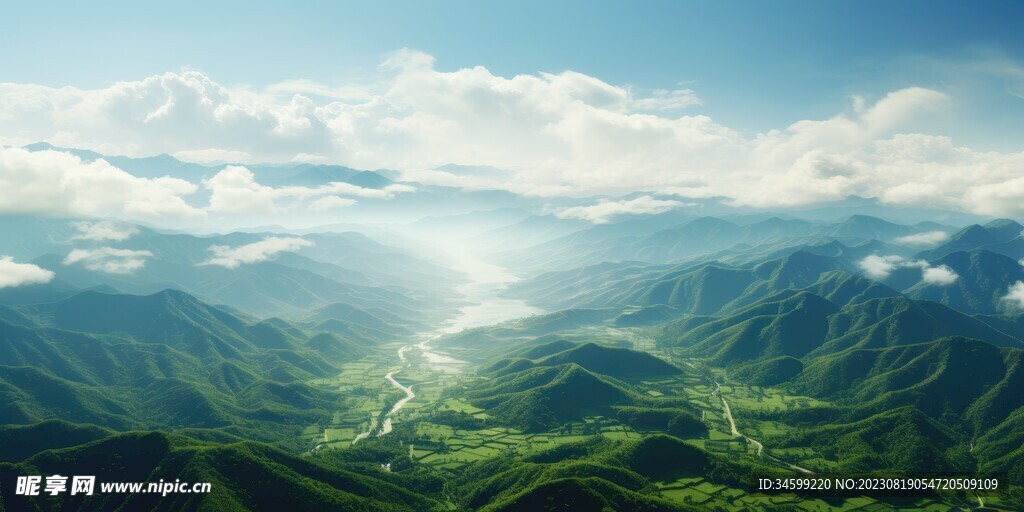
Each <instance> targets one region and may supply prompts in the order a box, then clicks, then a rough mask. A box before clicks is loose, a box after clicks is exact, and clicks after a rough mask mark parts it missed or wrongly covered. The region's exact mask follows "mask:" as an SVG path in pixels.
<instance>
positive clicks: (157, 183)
mask: <svg viewBox="0 0 1024 512" xmlns="http://www.w3.org/2000/svg"><path fill="white" fill-rule="evenodd" d="M954 101H955V98H953V97H951V96H949V95H947V94H946V93H944V92H942V91H938V90H934V89H928V88H923V87H908V88H904V89H900V90H895V91H891V92H890V93H888V94H886V95H884V96H883V97H881V98H864V97H858V98H854V100H853V103H852V108H850V109H846V111H845V112H844V113H841V114H838V115H835V116H832V117H830V118H827V119H812V120H800V121H797V122H795V123H792V124H791V125H789V126H785V127H779V128H778V129H774V130H769V131H766V132H763V133H759V134H754V135H745V134H744V133H742V132H741V131H739V130H736V129H733V128H731V127H728V126H724V125H722V124H720V123H718V122H716V121H715V120H713V119H711V118H710V117H708V116H705V115H700V114H699V113H690V114H688V115H680V114H679V111H681V110H682V109H696V108H699V107H700V99H699V97H698V96H697V93H696V92H694V91H693V90H691V89H685V88H682V89H676V90H669V89H664V90H657V91H653V92H651V93H649V94H647V93H642V92H641V91H636V90H633V89H631V88H630V87H628V86H623V85H615V84H610V83H607V82H604V81H603V80H601V79H599V78H597V77H593V76H589V75H585V74H582V73H577V72H573V71H564V72H560V73H536V74H521V75H515V76H510V77H507V76H500V75H495V74H494V73H492V72H491V71H490V70H488V69H487V68H485V67H482V66H476V67H471V68H462V69H455V70H451V71H446V70H442V69H439V68H438V66H437V64H436V62H435V60H434V58H433V57H432V56H430V55H426V54H423V53H419V52H415V51H410V50H402V51H399V52H396V53H395V54H393V55H391V56H390V57H389V58H388V59H387V61H386V62H385V63H384V65H383V66H382V67H381V69H380V71H379V72H378V76H377V77H376V82H375V83H373V84H372V85H370V86H341V87H335V86H327V85H324V84H319V83H316V82H311V81H308V80H289V81H286V82H282V83H279V84H275V85H272V86H269V87H265V88H263V89H262V90H257V89H253V88H250V87H245V86H234V87H228V86H224V85H222V84H219V83H217V82H215V81H214V80H213V79H212V78H210V77H207V76H206V75H204V74H202V73H199V72H194V71H189V72H184V73H166V74H162V75H157V76H152V77H148V78H144V79H142V80H136V81H127V82H119V83H116V84H112V85H110V86H109V87H105V88H102V89H93V90H84V89H78V88H74V87H61V88H53V87H45V86H38V85H30V84H0V133H3V135H4V136H5V137H6V139H7V140H23V141H35V140H49V141H50V142H52V143H54V144H57V145H61V146H74V147H85V148H88V149H94V150H98V151H106V152H115V153H119V154H127V155H132V156H142V155H152V154H157V153H169V154H176V155H180V156H182V157H183V158H188V159H190V160H193V161H207V162H209V161H233V162H238V163H245V162H251V161H279V162H287V161H317V162H337V163H342V164H346V165H349V166H352V167H357V168H392V169H400V170H403V171H406V170H408V171H415V170H422V169H435V168H437V167H438V166H439V165H442V164H445V163H449V162H458V163H462V164H467V165H493V166H498V167H502V168H507V169H512V170H514V171H516V173H515V174H513V175H512V176H510V177H509V178H508V179H507V180H503V182H502V183H500V184H499V185H500V186H502V187H505V188H508V189H509V190H513V191H516V192H521V193H529V194H537V195H556V194H566V193H572V194H577V195H590V194H595V193H607V194H614V193H625V192H632V191H636V190H650V191H655V190H666V189H674V190H685V189H687V188H695V189H696V191H697V192H698V193H700V194H702V195H704V196H706V195H722V196H727V197H731V198H734V200H735V203H736V204H741V205H752V206H766V207H773V206H787V205H801V204H808V203H814V202H821V201H829V200H836V199H843V198H845V197H848V196H850V195H859V196H866V197H876V198H879V199H881V200H882V201H883V202H886V203H888V204H893V205H906V206H922V207H938V208H951V209H958V210H963V211H969V212H974V213H978V214H986V215H999V216H1020V215H1024V203H1022V202H1021V201H1019V199H1018V198H1019V197H1021V195H1022V194H1024V178H1022V177H1021V176H1020V169H1021V168H1022V167H1024V152H996V151H976V150H972V149H970V148H967V147H962V146H958V145H956V144H954V142H953V141H952V140H951V139H949V138H948V137H944V136H942V135H941V134H936V133H932V132H930V130H933V128H932V127H933V126H935V125H936V123H934V122H933V121H935V120H942V119H945V118H947V117H948V116H950V115H952V113H953V112H954V110H953V109H952V108H951V105H952V104H953V102H954ZM842 110H843V109H842V107H841V106H837V108H836V111H842ZM19 158H20V157H19ZM47 158H53V157H47ZM72 164H73V162H61V165H59V166H57V165H47V166H45V167H46V168H48V169H52V168H63V167H65V166H70V167H75V165H72ZM10 165H11V163H9V162H5V161H3V160H2V159H0V166H4V167H0V176H4V175H3V173H4V172H5V167H9V166H10ZM77 167H83V166H82V165H81V163H80V162H79V164H78V165H77ZM102 167H103V164H99V165H97V166H96V167H95V168H93V169H92V170H91V173H92V174H88V173H87V174H85V176H91V175H93V174H103V173H99V170H100V168H102ZM16 174H23V173H21V172H20V171H19V172H18V173H16ZM67 174H68V175H69V176H76V175H78V174H77V173H71V172H69V173H67ZM61 175H62V176H63V174H61ZM104 175H106V174H104ZM442 177H443V178H446V179H450V178H451V176H442ZM122 178H123V177H119V179H122ZM221 178H222V179H220V180H217V181H212V180H211V181H210V182H209V185H208V186H212V187H221V192H222V194H221V198H222V199H223V198H227V197H230V196H231V195H232V194H235V193H237V195H238V197H239V198H240V199H241V200H242V202H241V203H238V206H233V205H232V204H229V203H228V202H226V200H217V201H215V205H212V206H213V209H214V210H215V211H222V212H229V211H232V210H237V211H238V213H248V212H266V211H273V210H274V208H280V207H281V206H278V205H276V204H275V203H276V202H281V201H285V202H287V201H295V200H297V199H298V198H301V199H302V200H303V201H305V202H303V203H302V204H306V205H308V204H311V203H313V202H315V201H316V200H317V199H318V198H320V197H324V196H328V195H342V196H351V197H356V196H355V195H351V194H344V193H340V192H331V191H317V192H310V191H309V189H307V190H301V189H300V190H292V191H280V190H277V189H274V188H271V187H266V186H263V185H259V184H252V183H247V181H246V179H245V176H242V175H240V174H238V171H232V173H231V174H229V175H225V176H222V177H221ZM471 179H472V178H461V180H460V179H456V180H455V183H462V182H463V181H470V180H471ZM0 181H3V178H0ZM50 181H53V180H50ZM695 182H699V183H700V184H699V185H698V186H694V185H693V184H694V183H695ZM0 185H7V183H0ZM14 185H17V186H27V185H25V184H21V183H14ZM121 187H122V188H130V189H132V191H144V192H145V193H144V194H139V193H133V194H129V195H124V196H123V197H128V198H131V197H137V198H148V199H145V200H136V201H135V202H134V203H133V206H132V208H133V209H136V210H141V211H144V212H146V213H147V214H150V215H157V216H160V215H170V214H171V213H170V212H167V211H160V212H155V213H154V212H153V211H152V210H153V209H154V208H156V205H164V206H161V208H162V209H164V210H166V209H176V210H177V214H185V213H192V214H196V212H194V211H191V212H190V211H189V210H187V209H185V208H184V206H185V205H183V203H180V202H178V201H177V199H180V198H181V196H183V195H186V194H188V193H191V192H192V191H194V190H195V188H194V187H195V185H194V184H188V183H183V182H180V180H179V181H174V180H168V179H163V180H142V181H134V182H131V183H127V182H126V183H124V184H122V185H121ZM190 187H191V188H190ZM100 188H101V189H102V190H107V191H109V190H113V189H112V188H111V187H110V186H102V187H100ZM9 189H10V187H9V186H7V187H4V188H2V189H0V190H9ZM235 189H238V190H235ZM65 190H66V189H65ZM214 193H215V194H216V193H217V192H216V191H215V192H214ZM2 194H3V192H0V195H2ZM67 194H71V195H74V193H71V192H67ZM360 197H362V196H360ZM158 198H160V199H161V200H157V199H158ZM163 199H168V200H163ZM2 201H3V200H2V199H0V205H2V204H3V203H2ZM140 201H142V203H144V204H140ZM21 203H22V204H34V203H32V202H29V201H21ZM43 204H46V205H49V206H53V207H55V208H59V206H57V205H59V204H74V203H66V202H61V201H58V200H57V199H52V200H50V201H49V202H48V203H43ZM102 204H103V205H104V207H106V208H108V209H109V208H111V207H112V206H111V205H110V204H109V203H102ZM3 207H4V206H0V208H3ZM6 207H7V208H10V205H6ZM22 208H24V206H22ZM78 208H79V209H81V208H83V207H82V206H78ZM200 214H201V212H200Z"/></svg>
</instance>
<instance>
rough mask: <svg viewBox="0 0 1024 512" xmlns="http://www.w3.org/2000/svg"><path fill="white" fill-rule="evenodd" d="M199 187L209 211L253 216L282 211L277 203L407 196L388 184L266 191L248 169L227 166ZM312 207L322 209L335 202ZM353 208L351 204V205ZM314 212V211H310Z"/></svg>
mask: <svg viewBox="0 0 1024 512" xmlns="http://www.w3.org/2000/svg"><path fill="white" fill-rule="evenodd" d="M203 185H205V186H206V188H208V189H209V190H210V191H211V196H210V206H209V210H210V211H214V212H220V213H235V214H256V213H273V212H277V211H280V210H281V209H282V208H283V207H282V206H280V205H278V204H277V201H278V200H281V201H284V202H289V201H291V202H295V201H302V200H309V199H312V198H317V197H322V196H339V195H340V196H351V197H359V198H366V199H391V198H392V197H394V196H395V194H398V193H402V192H411V191H413V190H414V189H413V188H412V187H410V186H408V185H402V184H397V183H396V184H392V185H388V186H386V187H384V188H381V189H375V188H366V187H360V186H357V185H353V184H351V183H345V182H331V183H328V184H326V185H322V186H319V187H316V188H311V187H278V188H275V187H269V186H266V185H262V184H260V183H258V182H257V181H256V176H255V175H254V174H253V173H252V171H250V170H249V169H247V168H245V167H241V166H228V167H225V168H224V169H223V170H221V171H220V172H218V173H217V174H216V175H215V176H213V177H212V178H210V179H208V180H205V181H203ZM314 204H317V205H319V206H320V207H323V205H325V204H334V205H335V207H337V206H338V205H339V204H340V203H338V202H337V201H327V202H323V203H318V201H315V200H314V201H313V202H312V203H311V204H310V205H309V206H310V207H311V208H312V207H313V205H314ZM353 204H354V203H353ZM314 209H316V208H314Z"/></svg>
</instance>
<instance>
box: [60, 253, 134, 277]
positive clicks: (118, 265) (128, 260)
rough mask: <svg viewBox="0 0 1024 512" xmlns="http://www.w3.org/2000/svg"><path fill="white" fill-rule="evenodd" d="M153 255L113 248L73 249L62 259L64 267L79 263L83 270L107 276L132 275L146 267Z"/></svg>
mask: <svg viewBox="0 0 1024 512" xmlns="http://www.w3.org/2000/svg"><path fill="white" fill-rule="evenodd" d="M152 256H153V253H151V252H149V251H135V250H131V249H116V248H114V247H99V248H96V249H74V250H72V251H71V252H70V253H68V255H67V257H66V258H64V264H65V265H75V264H79V263H81V264H82V265H83V266H84V267H85V268H87V269H89V270H93V271H96V272H104V273H107V274H133V273H135V271H136V270H139V269H141V268H142V267H145V266H146V259H148V258H151V257H152Z"/></svg>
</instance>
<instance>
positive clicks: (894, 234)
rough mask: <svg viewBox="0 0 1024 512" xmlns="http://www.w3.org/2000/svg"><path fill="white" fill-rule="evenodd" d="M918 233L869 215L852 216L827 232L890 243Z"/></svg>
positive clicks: (836, 235) (912, 229) (834, 234)
mask: <svg viewBox="0 0 1024 512" xmlns="http://www.w3.org/2000/svg"><path fill="white" fill-rule="evenodd" d="M915 231H917V230H916V229H914V228H913V227H910V226H904V225H900V224H895V223H892V222H889V221H886V220H882V219H879V218H878V217H871V216H869V215H852V216H850V218H848V219H846V221H844V222H842V223H840V224H838V225H836V226H834V227H832V228H830V229H829V230H828V231H827V234H828V235H829V236H833V237H851V238H865V239H869V240H871V239H874V240H882V241H890V240H892V239H894V238H898V237H901V236H905V235H909V234H911V233H913V232H915Z"/></svg>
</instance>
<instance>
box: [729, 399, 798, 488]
mask: <svg viewBox="0 0 1024 512" xmlns="http://www.w3.org/2000/svg"><path fill="white" fill-rule="evenodd" d="M714 382H715V391H714V394H715V395H718V399H719V400H721V401H722V410H723V411H725V419H726V420H727V421H728V422H729V430H730V432H729V434H730V435H732V436H733V437H742V438H743V439H746V440H747V442H748V443H750V444H752V445H754V449H755V450H756V453H757V456H758V457H761V458H764V459H768V460H770V461H772V462H775V463H777V464H781V465H783V466H786V467H787V468H789V469H792V470H793V471H797V472H800V473H804V474H807V475H813V474H814V472H813V471H811V470H809V469H806V468H802V467H800V466H796V465H794V464H790V463H788V462H786V461H784V460H781V459H779V458H778V457H775V456H774V455H771V454H767V455H765V453H764V445H763V444H761V442H760V441H758V440H757V439H754V438H753V437H750V436H746V435H743V433H742V432H740V431H739V429H737V428H736V420H735V419H733V417H732V409H730V408H729V402H727V401H726V400H725V395H724V394H723V393H722V385H721V384H719V383H718V382H717V381H714Z"/></svg>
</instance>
